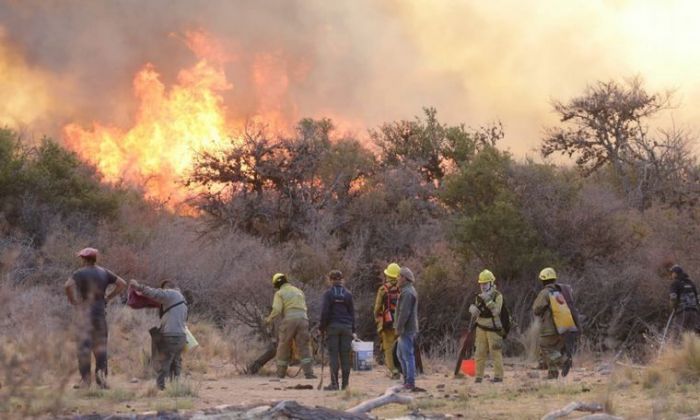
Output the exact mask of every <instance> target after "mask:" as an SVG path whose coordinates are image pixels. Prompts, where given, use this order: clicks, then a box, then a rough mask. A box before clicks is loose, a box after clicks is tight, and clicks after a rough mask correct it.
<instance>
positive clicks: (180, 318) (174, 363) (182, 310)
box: [129, 279, 187, 391]
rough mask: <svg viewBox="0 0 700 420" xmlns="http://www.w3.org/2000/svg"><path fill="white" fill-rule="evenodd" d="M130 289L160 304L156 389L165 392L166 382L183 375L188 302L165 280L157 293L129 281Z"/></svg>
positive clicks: (154, 290)
mask: <svg viewBox="0 0 700 420" xmlns="http://www.w3.org/2000/svg"><path fill="white" fill-rule="evenodd" d="M129 287H131V288H133V289H134V290H136V291H137V292H139V293H141V294H142V295H143V296H145V297H147V298H149V299H152V300H154V301H156V302H158V303H160V309H159V311H158V313H159V315H160V327H159V328H158V343H157V350H158V361H157V362H158V363H157V366H156V367H157V371H158V376H157V377H156V385H157V386H158V389H160V390H161V391H162V390H164V389H165V378H166V377H168V376H169V377H170V380H171V381H172V380H173V379H175V380H177V379H178V378H179V377H180V372H181V371H182V352H183V351H184V350H185V344H187V333H186V328H187V301H186V300H185V297H184V296H183V294H182V292H180V289H178V288H177V287H176V286H175V284H174V283H173V282H172V281H170V280H166V281H163V282H162V283H161V286H160V289H156V288H153V287H148V286H146V285H144V284H140V283H139V282H137V281H136V280H133V279H132V280H130V281H129Z"/></svg>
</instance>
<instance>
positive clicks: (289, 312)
mask: <svg viewBox="0 0 700 420" xmlns="http://www.w3.org/2000/svg"><path fill="white" fill-rule="evenodd" d="M272 285H273V286H274V287H275V289H277V292H275V297H274V298H273V300H272V312H270V315H269V316H268V317H267V319H266V320H265V322H267V323H268V324H269V323H271V322H272V321H273V320H274V319H275V318H277V317H278V316H282V323H281V324H280V327H279V339H278V342H277V356H276V359H277V376H278V377H280V378H284V377H285V376H286V374H287V366H288V365H289V359H290V358H291V356H292V343H294V345H295V346H296V349H297V351H298V352H299V357H301V367H302V369H304V376H305V377H306V379H314V378H316V376H315V375H314V369H313V365H312V361H313V360H312V358H311V349H310V347H309V341H310V336H309V318H308V316H307V314H306V299H305V298H304V292H302V291H301V290H299V289H297V288H296V287H294V286H292V285H291V284H289V283H288V282H287V277H286V276H285V275H284V274H282V273H277V274H275V275H274V276H273V277H272Z"/></svg>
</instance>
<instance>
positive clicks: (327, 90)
mask: <svg viewBox="0 0 700 420" xmlns="http://www.w3.org/2000/svg"><path fill="white" fill-rule="evenodd" d="M698 21H700V3H698V2H697V1H690V0H658V1H657V0H648V1H644V0H635V1H624V0H615V1H613V0H610V1H603V0H568V1H562V0H538V1H520V0H513V1H505V0H499V1H483V0H474V1H468V0H464V1H458V0H443V1H428V0H397V1H374V0H334V1H326V0H307V1H301V0H299V1H294V0H275V1H233V0H206V1H205V0H201V1H174V0H149V1H138V0H129V1H126V0H113V1H92V0H73V1H71V0H62V1H46V0H41V1H39V0H22V1H20V0H0V98H3V99H2V100H0V123H2V124H10V125H17V126H21V127H23V128H24V129H28V130H30V131H36V130H43V131H48V132H49V134H54V135H59V134H57V133H60V127H62V126H63V125H64V124H66V123H70V122H77V123H79V124H86V125H87V124H89V123H90V122H91V121H94V120H96V121H100V122H102V123H104V124H113V125H116V126H120V127H128V125H129V123H130V121H131V119H132V118H133V114H134V110H135V107H136V105H137V104H136V103H135V101H134V99H133V93H132V79H133V76H134V74H135V73H136V72H137V71H139V70H140V69H141V68H143V66H144V65H145V64H146V63H152V64H153V66H154V67H155V68H156V69H157V71H158V72H160V73H161V74H162V77H163V81H164V82H165V83H166V86H167V85H168V83H172V82H173V81H174V80H175V77H176V75H177V72H178V71H179V70H181V69H182V68H185V67H187V66H191V65H192V64H193V63H194V62H195V60H196V58H195V57H194V55H193V54H192V52H191V51H190V50H189V49H188V48H187V46H186V45H185V42H184V41H183V34H184V33H185V31H188V30H202V31H205V32H206V33H208V34H210V35H211V36H212V37H214V38H216V39H217V40H218V41H219V42H220V45H221V48H222V50H223V51H225V52H226V53H227V59H226V64H225V66H226V75H227V78H228V80H229V81H230V83H231V85H232V89H230V90H228V91H226V93H225V100H226V107H227V112H228V113H229V114H231V115H232V116H235V117H238V118H240V117H242V116H247V115H251V114H255V113H256V112H260V111H261V110H265V109H267V108H274V110H275V111H276V112H279V113H280V114H282V115H285V116H286V117H287V118H290V119H296V118H300V117H304V116H324V115H325V116H330V117H333V118H337V119H339V120H342V121H343V122H344V124H345V125H346V126H348V127H374V126H376V125H377V124H379V123H381V122H383V121H390V120H395V119H404V118H412V117H413V116H415V115H417V114H419V113H420V112H421V108H422V107H423V106H435V107H436V108H437V109H438V113H439V116H440V117H441V118H442V119H444V120H446V121H448V122H451V123H457V122H464V123H466V124H468V125H472V126H478V125H479V124H481V123H486V122H489V121H493V120H496V119H500V120H501V121H502V122H503V123H504V125H505V129H506V141H505V144H506V146H507V147H509V148H510V149H512V150H513V151H514V152H516V153H518V154H519V155H523V154H526V153H528V152H529V151H530V150H532V149H533V148H535V147H536V145H537V144H538V141H539V139H540V137H541V131H542V128H543V127H544V126H545V125H548V124H553V123H555V122H556V120H555V119H554V115H553V114H552V113H551V107H550V101H551V99H566V98H569V97H571V96H572V95H575V94H577V93H580V92H581V91H582V90H583V88H584V87H585V86H586V84H587V83H591V82H594V81H595V80H599V79H609V78H616V79H621V78H624V77H630V76H634V75H640V76H642V78H643V79H644V80H645V81H646V82H647V85H648V87H649V88H650V89H666V88H672V89H676V90H677V94H676V102H677V103H679V104H680V107H679V108H678V109H677V110H675V111H674V112H673V114H672V116H673V119H674V121H675V123H676V124H677V125H681V126H688V127H691V128H693V129H697V128H698V123H697V121H698V118H700V110H699V109H700V108H699V106H700V78H698V77H697V73H698V69H699V68H700V25H698V24H697V22H698ZM670 121H671V114H669V116H667V120H666V122H668V123H670ZM53 131H55V132H53Z"/></svg>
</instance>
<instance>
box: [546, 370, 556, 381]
mask: <svg viewBox="0 0 700 420" xmlns="http://www.w3.org/2000/svg"><path fill="white" fill-rule="evenodd" d="M558 377H559V371H558V370H550V371H549V373H548V374H547V379H557V378H558Z"/></svg>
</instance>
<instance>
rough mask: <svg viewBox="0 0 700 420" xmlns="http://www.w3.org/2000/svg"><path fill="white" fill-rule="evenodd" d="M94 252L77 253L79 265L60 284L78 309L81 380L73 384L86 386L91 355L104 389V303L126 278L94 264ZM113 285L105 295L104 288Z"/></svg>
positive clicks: (122, 285) (105, 371) (105, 333)
mask: <svg viewBox="0 0 700 420" xmlns="http://www.w3.org/2000/svg"><path fill="white" fill-rule="evenodd" d="M97 254H98V251H97V250H96V249H95V248H85V249H83V250H81V251H80V252H78V257H80V259H81V261H82V264H83V267H82V268H80V269H79V270H77V271H75V272H74V273H73V275H72V276H71V277H70V278H69V279H68V281H66V284H65V286H64V288H65V292H66V296H67V297H68V301H69V302H70V303H71V304H72V305H74V306H76V307H77V310H78V322H77V330H78V370H79V371H80V377H81V381H80V384H79V385H77V386H76V387H79V388H87V387H89V386H90V376H91V375H90V373H91V370H92V367H91V363H92V356H91V353H92V354H94V355H95V382H96V383H97V385H98V386H99V387H100V388H103V389H106V388H107V314H106V307H107V303H108V302H109V301H110V300H112V299H113V298H115V297H116V296H119V294H120V293H121V292H122V291H124V290H125V289H126V281H124V279H122V278H121V277H119V276H117V275H115V274H114V273H112V272H111V271H109V270H107V269H104V268H102V267H100V266H98V265H97V264H96V263H97ZM109 285H114V288H113V289H112V291H111V292H110V293H109V294H107V287H108V286H109Z"/></svg>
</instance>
